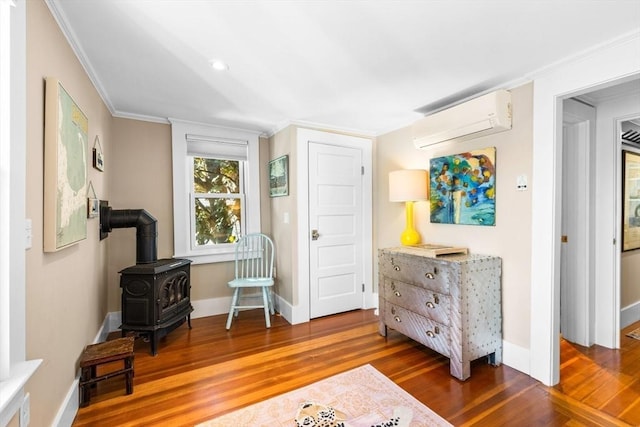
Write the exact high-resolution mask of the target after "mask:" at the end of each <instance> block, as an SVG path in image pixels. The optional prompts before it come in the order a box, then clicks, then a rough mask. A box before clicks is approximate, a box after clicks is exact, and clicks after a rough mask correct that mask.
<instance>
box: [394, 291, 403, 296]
mask: <svg viewBox="0 0 640 427" xmlns="http://www.w3.org/2000/svg"><path fill="white" fill-rule="evenodd" d="M393 294H394V295H395V296H397V297H401V296H402V294H401V293H400V292H398V291H395V292H394V293H393Z"/></svg>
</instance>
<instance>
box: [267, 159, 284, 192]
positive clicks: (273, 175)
mask: <svg viewBox="0 0 640 427" xmlns="http://www.w3.org/2000/svg"><path fill="white" fill-rule="evenodd" d="M288 195H289V156H288V155H285V156H282V157H278V158H277V159H274V160H271V161H270V162H269V196H270V197H280V196H288Z"/></svg>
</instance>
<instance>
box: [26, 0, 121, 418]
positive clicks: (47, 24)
mask: <svg viewBox="0 0 640 427" xmlns="http://www.w3.org/2000/svg"><path fill="white" fill-rule="evenodd" d="M26 3H27V147H26V154H27V177H26V192H27V194H26V215H27V217H28V218H31V219H32V221H33V230H32V233H33V247H32V248H31V249H29V250H28V251H27V252H26V324H27V342H26V347H27V358H28V359H43V363H42V365H41V366H40V368H39V369H38V370H37V371H36V373H35V375H34V376H33V378H32V379H31V380H30V381H29V383H28V384H27V387H26V388H27V391H28V392H29V393H30V394H31V425H32V426H45V425H50V424H51V422H52V421H53V419H54V417H55V415H56V413H57V411H58V409H59V407H60V405H61V404H62V403H63V400H64V398H65V396H66V394H67V393H68V391H69V388H70V387H71V385H72V383H73V381H74V379H75V376H76V372H77V360H78V357H79V355H80V352H81V351H82V349H83V348H84V346H85V345H86V344H88V343H90V342H92V341H93V340H94V339H95V336H96V332H97V331H98V330H99V328H100V325H101V324H102V321H103V320H104V318H105V315H106V313H107V275H106V263H107V251H106V246H105V245H104V244H102V243H100V242H99V236H98V219H97V218H96V219H88V220H87V221H88V223H87V227H88V229H87V233H88V236H87V239H86V240H83V241H81V242H80V243H78V244H76V245H73V246H72V247H69V248H66V249H63V250H60V251H58V252H55V253H44V252H43V249H42V248H43V238H42V236H43V234H42V231H43V185H42V182H43V123H44V113H43V109H44V80H43V79H44V78H45V77H47V76H51V77H55V78H57V79H59V80H60V81H61V82H62V84H63V85H64V86H65V89H66V90H67V91H68V92H69V94H70V95H71V96H72V97H73V99H74V101H75V102H76V103H77V104H78V106H79V107H80V108H81V109H82V111H83V112H84V113H85V114H86V116H87V117H88V119H89V147H88V148H89V153H91V151H90V149H91V148H92V147H93V142H94V139H95V136H96V135H99V137H100V141H101V145H102V148H103V152H104V154H105V158H106V159H107V161H109V159H110V157H111V154H112V149H111V147H112V138H113V133H112V119H111V115H110V114H109V111H108V110H107V108H106V107H105V105H104V104H103V102H102V100H101V99H100V97H99V96H98V93H97V92H96V90H95V89H94V87H93V85H92V84H91V81H90V80H89V79H88V77H87V75H86V73H85V72H84V69H83V68H82V66H81V65H80V63H79V62H78V60H77V58H76V56H75V55H74V53H73V52H72V50H71V48H70V47H69V45H68V44H67V41H66V39H65V37H64V36H63V35H62V33H61V31H60V29H59V28H58V26H57V24H56V22H55V20H54V19H53V18H52V16H51V14H50V12H49V9H48V8H47V6H46V5H45V4H44V2H42V1H29V2H26ZM89 155H91V154H89ZM87 161H88V162H89V165H90V164H91V163H90V162H91V158H90V157H89V158H88V159H87ZM107 177H108V172H105V173H100V172H98V171H97V170H96V169H93V168H92V167H91V166H89V169H88V179H89V180H91V182H92V183H93V186H94V188H95V190H96V193H97V194H98V197H100V198H107V199H108V198H109V195H110V189H109V183H108V180H107Z"/></svg>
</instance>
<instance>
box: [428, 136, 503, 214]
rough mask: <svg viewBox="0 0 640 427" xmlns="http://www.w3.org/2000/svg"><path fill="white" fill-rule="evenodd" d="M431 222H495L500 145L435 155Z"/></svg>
mask: <svg viewBox="0 0 640 427" xmlns="http://www.w3.org/2000/svg"><path fill="white" fill-rule="evenodd" d="M429 184H430V191H429V198H430V205H431V222H432V223H439V224H467V225H495V222H496V148H495V147H489V148H484V149H481V150H476V151H470V152H467V153H460V154H453V155H449V156H443V157H437V158H434V159H431V161H430V167H429Z"/></svg>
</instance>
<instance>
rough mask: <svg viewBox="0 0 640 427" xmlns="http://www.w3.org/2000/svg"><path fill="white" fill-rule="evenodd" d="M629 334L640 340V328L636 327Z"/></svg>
mask: <svg viewBox="0 0 640 427" xmlns="http://www.w3.org/2000/svg"><path fill="white" fill-rule="evenodd" d="M627 336H628V337H631V338H635V339H637V340H640V328H638V329H634V330H633V331H631V332H629V333H628V334H627Z"/></svg>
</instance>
